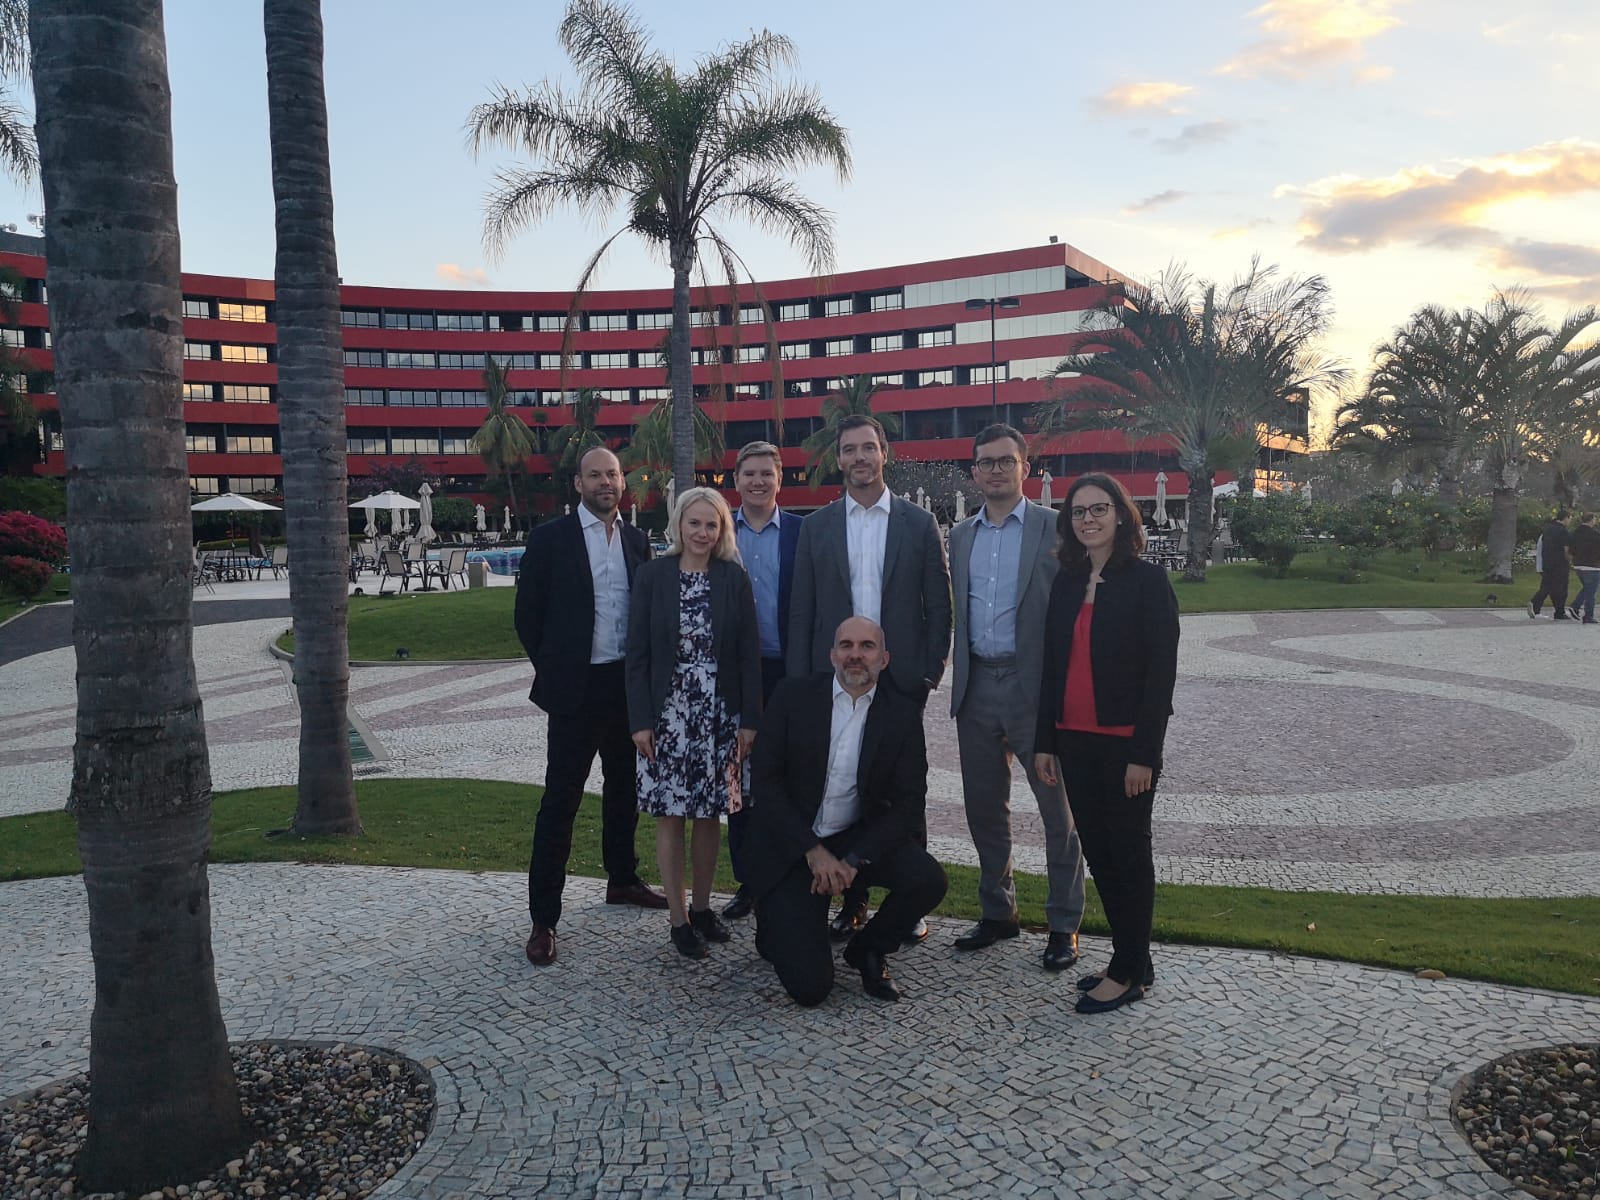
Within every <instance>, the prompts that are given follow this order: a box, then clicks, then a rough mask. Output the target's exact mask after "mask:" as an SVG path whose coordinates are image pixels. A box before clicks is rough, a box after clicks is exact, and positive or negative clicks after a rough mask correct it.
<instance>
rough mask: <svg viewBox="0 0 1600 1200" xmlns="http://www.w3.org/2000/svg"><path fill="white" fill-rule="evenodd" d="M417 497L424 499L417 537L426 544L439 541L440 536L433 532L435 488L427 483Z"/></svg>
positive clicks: (419, 516)
mask: <svg viewBox="0 0 1600 1200" xmlns="http://www.w3.org/2000/svg"><path fill="white" fill-rule="evenodd" d="M417 495H418V496H420V497H421V498H422V501H421V504H420V505H419V508H420V509H421V511H420V512H418V513H417V536H418V537H419V538H421V539H422V540H423V541H425V542H432V541H436V540H437V539H438V536H439V535H438V534H436V533H434V531H433V488H432V487H430V486H429V485H428V483H427V482H426V481H424V482H423V484H422V486H421V487H420V488H418V489H417Z"/></svg>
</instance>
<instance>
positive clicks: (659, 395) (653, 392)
mask: <svg viewBox="0 0 1600 1200" xmlns="http://www.w3.org/2000/svg"><path fill="white" fill-rule="evenodd" d="M671 399H672V389H671V388H640V389H639V403H640V404H657V403H659V402H660V401H662V400H671Z"/></svg>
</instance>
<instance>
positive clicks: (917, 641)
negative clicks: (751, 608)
mask: <svg viewBox="0 0 1600 1200" xmlns="http://www.w3.org/2000/svg"><path fill="white" fill-rule="evenodd" d="M834 449H835V453H836V455H837V457H838V460H839V471H840V473H841V474H842V475H843V476H844V488H845V494H844V495H843V496H841V497H840V498H839V499H837V500H835V501H834V502H833V503H832V504H828V505H825V506H823V507H822V508H819V509H818V510H817V511H816V512H814V513H812V514H811V515H810V516H809V517H807V518H806V519H805V523H804V524H803V525H801V527H800V545H799V546H798V547H797V548H796V550H795V563H794V592H793V594H792V596H791V597H790V604H789V610H790V615H789V646H788V653H787V657H788V660H789V675H790V676H791V677H793V676H805V675H812V674H816V673H818V672H821V671H826V670H827V669H828V665H829V655H830V653H831V648H832V646H833V636H834V630H836V629H838V627H839V624H840V622H842V621H843V620H844V619H845V618H846V617H851V616H857V617H866V618H867V619H869V620H871V621H873V622H875V623H876V624H878V625H879V626H881V627H882V629H883V636H884V640H885V642H886V643H887V644H888V645H889V646H891V647H893V653H892V655H891V657H890V659H889V666H888V669H887V671H886V673H885V674H884V677H883V678H884V681H885V682H886V683H887V684H889V686H891V687H893V688H894V689H895V690H896V691H898V692H899V693H900V694H901V695H903V696H905V697H906V698H907V699H909V700H911V702H912V703H913V704H915V705H916V707H917V710H918V711H919V712H920V711H921V710H922V708H923V706H924V705H925V704H926V703H927V701H928V693H929V692H930V691H932V690H933V689H934V688H936V687H938V686H939V680H940V678H941V677H942V676H943V675H944V666H945V659H946V658H948V657H949V654H950V627H951V618H950V571H949V568H948V567H947V566H946V564H945V558H944V542H943V540H942V539H941V538H940V536H939V525H938V523H937V522H936V521H935V520H934V518H933V514H932V513H930V512H927V511H925V510H923V509H921V508H918V507H917V506H916V505H915V504H912V503H910V502H909V501H906V500H902V499H901V498H900V497H898V496H896V495H893V494H892V493H891V492H890V491H889V489H888V487H887V486H886V485H885V484H884V481H883V468H884V464H885V462H887V460H888V455H889V440H888V438H887V437H886V436H885V435H884V432H883V426H882V425H880V424H879V423H878V422H877V420H876V419H875V418H873V417H869V416H865V415H860V414H857V415H852V416H848V417H845V418H844V419H843V420H842V421H840V422H839V430H838V435H837V439H836V441H835V442H834ZM866 916H867V895H866V891H865V890H864V889H862V888H859V887H857V888H852V889H849V890H847V891H846V893H845V895H844V899H843V901H842V903H841V906H840V909H839V915H838V917H836V918H835V920H834V922H833V934H834V937H835V938H837V939H840V940H843V939H844V938H847V937H849V936H850V934H851V933H853V932H854V931H855V930H857V929H859V928H860V927H861V925H862V923H863V922H864V921H865V920H866ZM907 935H908V937H911V938H913V939H914V940H919V941H920V940H921V939H922V938H924V937H926V936H927V925H926V923H924V922H922V921H920V920H919V921H918V924H917V926H916V928H915V929H912V930H908V931H907Z"/></svg>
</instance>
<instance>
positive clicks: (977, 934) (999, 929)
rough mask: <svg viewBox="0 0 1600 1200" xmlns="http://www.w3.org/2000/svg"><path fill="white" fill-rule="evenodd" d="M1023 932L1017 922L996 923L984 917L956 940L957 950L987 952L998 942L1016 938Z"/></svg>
mask: <svg viewBox="0 0 1600 1200" xmlns="http://www.w3.org/2000/svg"><path fill="white" fill-rule="evenodd" d="M1021 932H1022V926H1020V925H1018V924H1017V923H1016V921H996V920H991V919H990V918H988V917H984V918H983V920H981V921H979V922H978V923H977V924H976V925H974V926H973V927H972V928H971V929H969V930H967V931H966V932H965V933H963V934H962V935H961V936H960V937H958V938H957V939H956V949H957V950H986V949H988V948H989V947H990V946H992V945H994V944H995V943H996V942H998V941H1003V940H1004V939H1006V938H1014V937H1016V936H1017V935H1018V934H1019V933H1021Z"/></svg>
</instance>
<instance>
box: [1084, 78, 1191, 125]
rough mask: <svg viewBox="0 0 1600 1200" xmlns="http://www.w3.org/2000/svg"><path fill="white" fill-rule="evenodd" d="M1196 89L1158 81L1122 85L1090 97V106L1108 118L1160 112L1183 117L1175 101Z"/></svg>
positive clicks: (1183, 84)
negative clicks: (1179, 114)
mask: <svg viewBox="0 0 1600 1200" xmlns="http://www.w3.org/2000/svg"><path fill="white" fill-rule="evenodd" d="M1192 91H1194V88H1192V87H1190V86H1189V85H1188V84H1186V83H1169V82H1165V81H1156V82H1151V83H1122V84H1118V85H1117V86H1116V87H1114V88H1111V89H1109V90H1107V91H1104V92H1102V93H1100V95H1098V96H1093V97H1090V99H1089V106H1090V107H1091V108H1093V109H1094V110H1095V111H1097V112H1100V113H1103V114H1105V115H1106V116H1113V117H1120V116H1127V115H1129V114H1130V113H1145V112H1161V113H1181V112H1183V109H1182V108H1180V107H1178V106H1177V105H1176V104H1174V103H1173V101H1175V100H1178V99H1180V98H1181V97H1183V96H1187V95H1188V94H1189V93H1190V92H1192Z"/></svg>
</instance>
